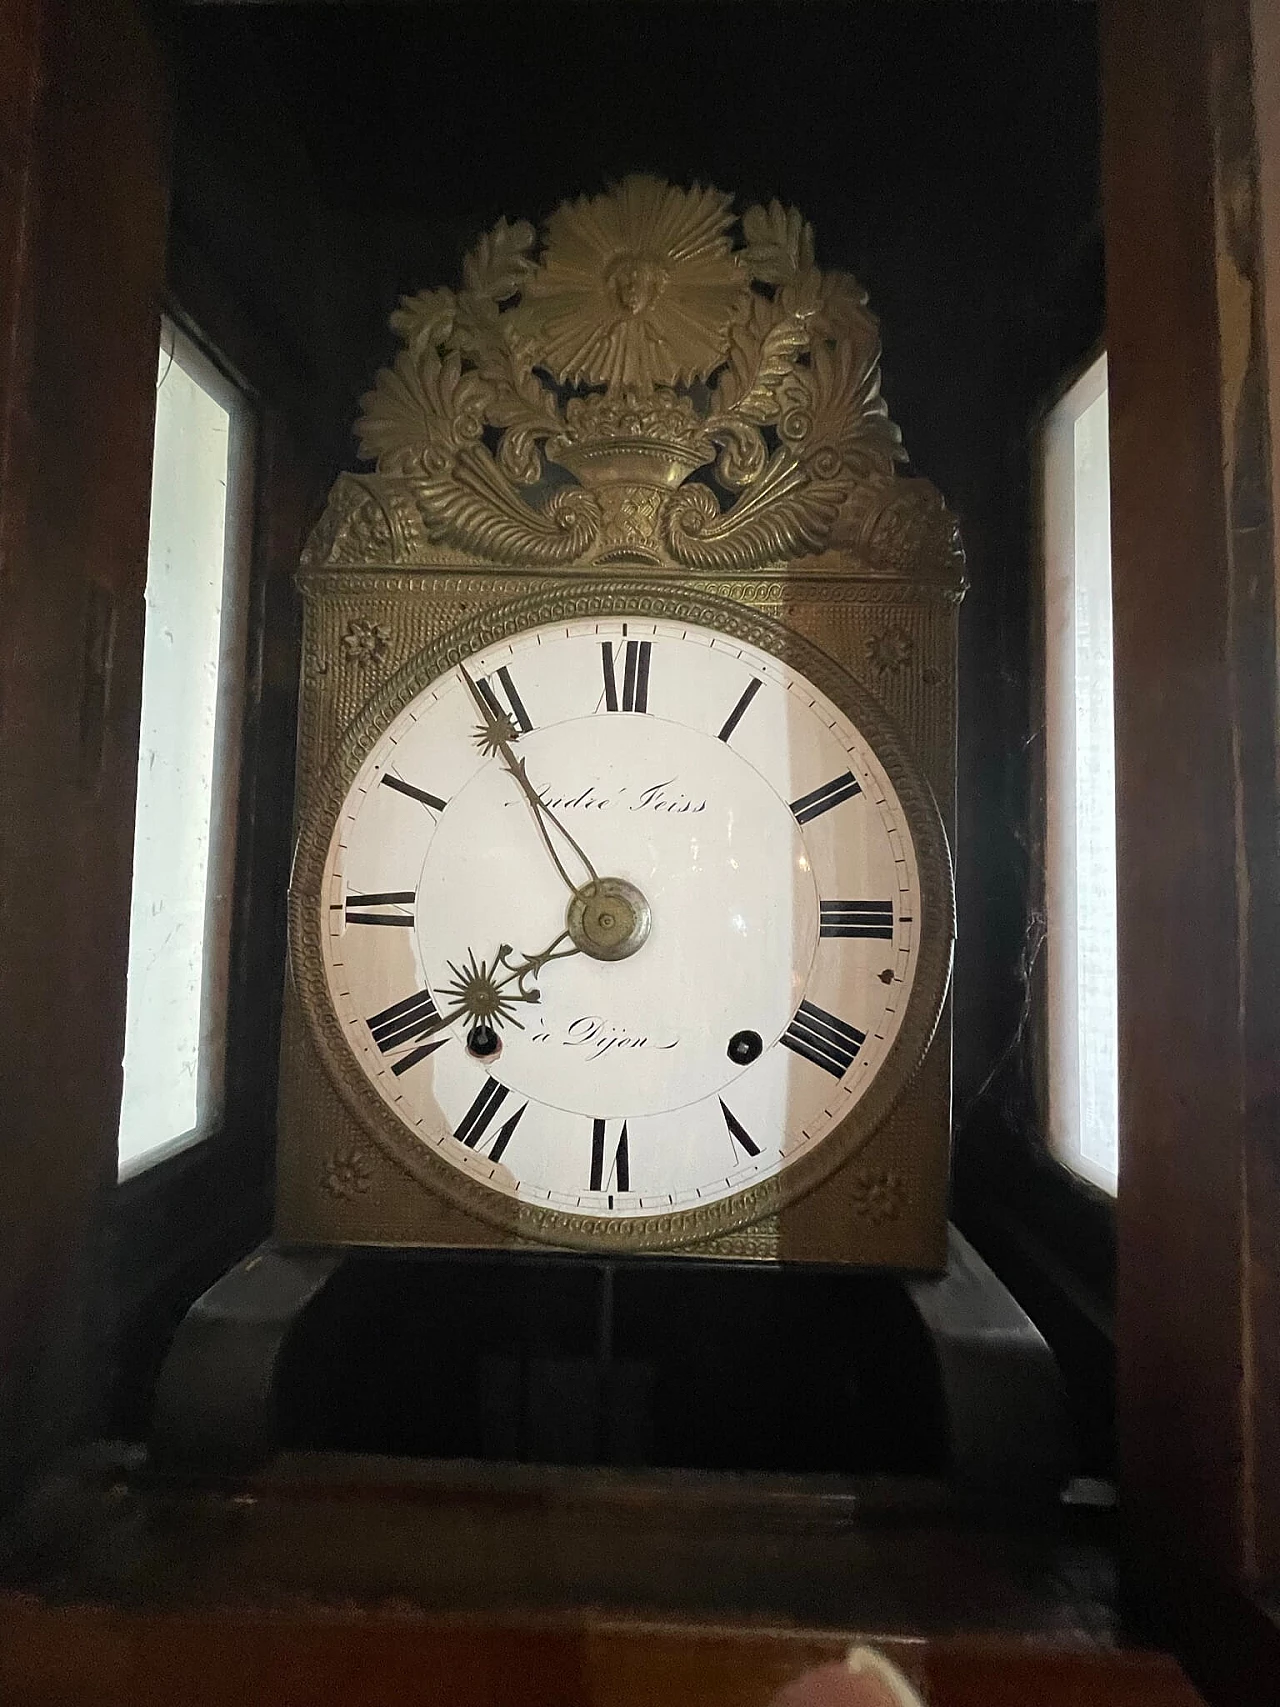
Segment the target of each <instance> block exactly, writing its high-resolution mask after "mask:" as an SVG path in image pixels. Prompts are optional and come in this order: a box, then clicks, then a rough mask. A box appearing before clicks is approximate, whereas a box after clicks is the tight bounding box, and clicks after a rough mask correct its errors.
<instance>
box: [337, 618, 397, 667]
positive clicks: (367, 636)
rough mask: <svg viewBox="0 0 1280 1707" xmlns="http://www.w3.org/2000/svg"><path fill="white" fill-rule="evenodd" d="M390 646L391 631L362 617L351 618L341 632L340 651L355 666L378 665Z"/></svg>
mask: <svg viewBox="0 0 1280 1707" xmlns="http://www.w3.org/2000/svg"><path fill="white" fill-rule="evenodd" d="M390 645H391V631H390V630H389V629H386V628H384V627H383V626H382V624H381V623H380V622H369V621H368V620H367V619H366V618H365V617H362V616H353V617H352V619H351V621H350V622H349V623H348V624H347V626H346V627H345V628H344V629H343V631H342V650H343V651H344V652H345V653H346V655H347V657H348V658H351V659H352V660H354V662H355V663H357V664H380V663H381V662H382V660H383V659H384V658H385V657H386V655H387V651H388V649H389V647H390Z"/></svg>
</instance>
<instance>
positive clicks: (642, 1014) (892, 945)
mask: <svg viewBox="0 0 1280 1707" xmlns="http://www.w3.org/2000/svg"><path fill="white" fill-rule="evenodd" d="M348 774H349V773H348ZM939 833H940V832H939ZM316 888H317V889H318V894H315V893H313V895H312V899H311V901H310V903H309V905H310V906H312V907H316V908H317V909H318V917H314V916H313V918H312V920H311V924H310V926H309V927H308V928H309V930H310V931H312V932H313V933H314V932H318V942H319V950H320V952H319V962H320V964H321V966H322V969H323V977H324V981H325V984H326V986H327V1001H328V1005H329V1008H330V1009H331V1011H332V1015H333V1016H334V1017H335V1018H336V1020H337V1022H338V1025H339V1027H340V1029H341V1033H342V1036H343V1038H344V1039H345V1047H346V1050H347V1051H348V1052H349V1054H350V1056H351V1057H352V1058H353V1060H354V1062H355V1063H356V1065H357V1067H358V1069H359V1077H360V1079H361V1081H362V1082H363V1084H364V1086H365V1087H366V1091H372V1093H373V1095H374V1096H375V1097H376V1098H377V1099H379V1101H380V1102H381V1104H382V1105H383V1107H384V1109H385V1110H386V1111H389V1113H390V1114H392V1115H394V1117H395V1119H396V1120H397V1121H398V1122H399V1130H400V1132H401V1134H402V1137H403V1136H405V1135H407V1137H408V1140H409V1142H410V1143H411V1144H412V1145H414V1146H421V1147H422V1150H423V1151H425V1152H428V1153H430V1154H432V1155H434V1156H436V1157H438V1158H439V1159H440V1161H442V1162H444V1163H447V1164H448V1166H449V1167H450V1168H452V1169H455V1170H458V1171H459V1172H460V1174H461V1175H463V1176H466V1177H467V1178H468V1179H469V1180H470V1181H472V1182H474V1185H476V1186H480V1187H483V1188H485V1189H486V1190H487V1192H489V1193H496V1194H500V1195H501V1196H502V1197H504V1198H506V1199H509V1200H515V1201H516V1202H517V1203H518V1204H522V1205H528V1206H530V1207H537V1208H539V1209H541V1210H544V1211H546V1210H551V1211H556V1212H559V1213H560V1214H561V1215H567V1216H570V1217H572V1216H590V1217H593V1218H596V1220H597V1222H598V1221H599V1219H600V1218H605V1219H606V1220H616V1221H626V1220H628V1219H631V1220H634V1219H635V1218H637V1217H649V1218H652V1217H654V1216H663V1215H678V1214H679V1213H680V1212H682V1211H688V1210H697V1209H698V1208H700V1207H701V1206H705V1205H711V1204H716V1203H717V1202H722V1201H723V1200H725V1199H727V1198H733V1197H735V1196H737V1195H738V1194H741V1193H743V1192H749V1191H750V1190H751V1188H753V1187H755V1186H758V1185H760V1184H761V1183H762V1182H765V1181H769V1180H771V1179H776V1178H778V1177H779V1176H785V1175H786V1174H787V1171H788V1170H789V1169H792V1168H794V1167H796V1165H797V1164H798V1163H800V1162H801V1161H802V1160H803V1159H804V1158H806V1157H807V1158H812V1157H813V1155H814V1152H815V1150H816V1149H817V1148H818V1147H819V1146H821V1145H823V1144H824V1142H825V1141H827V1140H828V1138H829V1137H830V1136H831V1135H832V1134H833V1132H834V1131H835V1130H836V1129H837V1128H838V1127H839V1126H840V1125H841V1123H842V1122H844V1121H845V1120H846V1117H848V1116H849V1115H850V1114H851V1113H852V1112H854V1111H855V1110H856V1109H857V1108H858V1107H859V1105H860V1104H862V1103H863V1100H864V1099H865V1098H867V1097H868V1095H869V1093H870V1091H871V1087H872V1086H873V1085H874V1084H875V1082H876V1081H877V1077H878V1075H880V1073H881V1070H882V1068H883V1067H884V1066H885V1064H886V1061H887V1060H889V1059H890V1058H891V1053H892V1051H893V1047H894V1043H895V1039H897V1037H898V1034H899V1031H900V1029H901V1027H902V1025H903V1023H904V1018H905V1016H906V1015H907V1012H908V1007H909V1004H910V1002H911V997H912V991H913V984H914V983H915V981H916V978H917V972H918V969H919V965H920V949H921V943H922V935H923V933H924V931H925V927H926V925H927V923H928V922H929V921H927V920H926V917H925V907H926V903H927V900H928V898H927V897H926V895H925V894H922V883H921V872H920V855H919V850H918V848H917V845H916V841H915V839H913V835H912V832H911V828H910V827H909V825H908V817H907V813H906V811H905V810H904V807H903V804H902V801H901V799H900V797H899V794H898V793H897V792H896V791H895V788H894V786H893V784H892V782H891V780H890V776H889V774H888V770H887V769H886V765H885V763H884V762H882V760H881V758H878V757H877V754H876V752H875V751H873V750H872V747H871V745H870V744H869V741H868V740H867V739H866V737H865V736H864V734H862V733H860V732H859V730H858V729H857V728H856V727H855V726H854V725H853V723H852V722H850V720H849V719H848V717H847V716H846V715H844V713H843V712H842V711H841V710H840V709H839V708H838V707H837V706H836V705H835V704H834V703H833V702H832V701H831V700H830V699H828V698H827V697H826V696H825V695H824V694H823V693H821V692H820V691H819V690H818V689H817V688H816V687H814V686H813V685H811V683H810V682H809V681H807V680H806V679H805V677H804V676H802V675H801V674H799V673H798V672H797V671H796V670H795V669H793V668H791V667H789V666H788V665H787V664H786V663H784V662H783V661H781V660H780V659H779V658H778V657H776V656H775V655H774V654H773V653H771V652H769V651H765V650H761V649H758V648H756V647H754V646H752V645H748V644H744V643H743V642H742V641H741V640H738V639H734V638H730V637H729V636H728V635H725V634H721V633H717V632H714V631H712V630H711V629H708V628H702V627H695V626H691V625H689V624H687V623H681V622H678V621H673V620H653V619H651V618H639V617H636V618H625V619H624V618H622V617H617V618H614V617H602V618H586V619H581V620H570V621H566V622H561V623H556V624H553V625H548V626H544V627H539V628H536V629H532V630H530V631H528V632H525V633H521V634H518V635H515V636H514V637H509V638H507V639H504V640H502V641H500V642H497V643H495V644H492V645H489V646H487V647H486V648H485V649H484V650H482V651H479V652H477V653H475V654H474V655H473V656H471V657H470V658H468V659H466V660H464V662H463V664H462V666H461V667H458V668H453V669H450V670H448V671H447V672H446V673H445V674H443V675H441V676H440V677H439V678H438V679H437V680H435V681H433V682H432V683H431V684H430V685H429V686H427V687H426V688H425V689H424V690H423V691H422V692H420V693H418V695H417V696H416V697H415V698H414V699H412V700H411V701H410V702H409V703H408V704H407V705H406V706H405V707H404V709H402V710H401V711H399V713H398V714H397V715H395V716H394V718H393V720H391V721H389V722H388V723H387V724H386V725H385V726H384V727H383V728H382V730H381V732H380V733H379V734H378V735H377V737H376V739H374V740H373V742H372V745H371V746H368V747H367V749H366V751H365V756H364V758H363V761H362V762H361V763H360V765H359V768H358V770H357V771H356V774H355V777H354V781H353V782H352V783H351V785H350V787H349V789H348V791H347V793H346V797H345V800H344V802H343V804H342V807H341V810H340V812H339V814H338V816H337V819H336V822H335V823H334V824H333V828H332V834H331V837H330V840H329V843H328V848H327V852H326V854H325V857H324V862H323V872H322V874H321V875H320V876H319V881H318V884H317V885H316ZM930 904H932V905H934V906H938V905H939V903H938V902H937V901H936V899H935V900H934V901H932V902H931V903H930ZM941 923H942V921H941V920H938V919H934V920H933V921H932V924H933V927H934V932H935V935H936V934H937V933H938V930H939V928H940V926H941ZM931 976H932V975H931ZM925 995H926V996H927V1000H928V1002H929V1004H930V1005H931V1006H932V1008H933V1017H936V1010H937V1007H938V1006H939V1005H940V1003H941V998H942V983H938V986H937V988H936V990H933V991H929V992H925ZM929 1026H930V1028H931V1026H932V1018H930V1020H929ZM926 1040H927V1036H926ZM920 1047H921V1048H922V1047H923V1044H921V1045H920ZM347 1076H348V1077H350V1075H349V1074H348V1075H347ZM364 1094H365V1093H364V1092H362V1095H364ZM366 1101H367V1096H366ZM471 1195H472V1196H474V1192H473V1193H472V1194H471Z"/></svg>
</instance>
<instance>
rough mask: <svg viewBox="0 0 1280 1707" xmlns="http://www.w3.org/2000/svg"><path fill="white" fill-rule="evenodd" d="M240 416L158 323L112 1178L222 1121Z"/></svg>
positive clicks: (238, 660) (212, 376)
mask: <svg viewBox="0 0 1280 1707" xmlns="http://www.w3.org/2000/svg"><path fill="white" fill-rule="evenodd" d="M251 463H252V420H251V416H250V414H249V411H248V408H247V407H246V405H245V402H244V399H243V398H242V397H241V396H240V394H239V393H238V392H237V391H236V389H235V387H234V386H233V385H231V383H230V382H229V381H228V380H227V379H226V378H225V377H224V376H223V375H222V374H221V373H219V372H218V370H217V369H216V368H215V367H214V366H213V365H212V363H211V362H209V361H208V360H207V358H206V357H204V356H203V355H202V354H201V353H200V351H199V350H198V349H197V348H196V347H195V345H194V344H192V343H191V342H190V341H189V340H188V339H187V338H185V337H184V336H183V335H182V334H181V333H180V332H179V331H178V330H177V328H176V327H174V326H173V325H171V324H170V323H168V322H167V321H166V322H165V324H164V326H163V329H162V336H161V350H160V365H159V377H158V380H157V389H156V429H155V455H154V461H153V465H152V476H151V537H150V542H149V547H148V556H147V591H146V634H145V640H144V645H143V664H142V726H141V735H140V741H139V749H138V796H137V811H136V818H135V822H134V843H133V905H132V910H131V913H130V920H129V988H128V1011H127V1018H126V1023H125V1047H124V1094H123V1099H122V1102H121V1108H120V1139H119V1173H120V1178H121V1179H125V1178H127V1177H128V1176H129V1175H131V1174H135V1173H138V1172H139V1171H140V1170H141V1169H143V1168H145V1167H148V1166H150V1165H151V1164H152V1163H154V1162H157V1161H159V1160H160V1159H161V1158H162V1157H164V1156H167V1155H170V1154H172V1153H173V1152H174V1151H176V1150H179V1149H182V1148H184V1147H185V1146H187V1145H189V1144H193V1143H195V1142H197V1141H198V1140H199V1139H201V1138H204V1137H206V1136H207V1135H208V1134H209V1133H210V1132H211V1131H212V1130H213V1129H214V1127H215V1126H216V1125H217V1124H218V1122H219V1120H220V1119H221V1115H222V1101H223V1078H224V1066H225V1055H226V1006H227V1001H226V998H227V974H228V954H229V948H230V915H231V887H232V875H233V868H234V863H235V829H234V824H235V806H236V791H237V784H238V780H239V753H240V731H241V717H240V707H241V702H242V693H243V686H244V652H245V626H246V606H247V591H248V544H249V540H248V525H247V518H248V517H249V514H250V508H251V506H250V502H249V499H250V493H249V481H250V478H251Z"/></svg>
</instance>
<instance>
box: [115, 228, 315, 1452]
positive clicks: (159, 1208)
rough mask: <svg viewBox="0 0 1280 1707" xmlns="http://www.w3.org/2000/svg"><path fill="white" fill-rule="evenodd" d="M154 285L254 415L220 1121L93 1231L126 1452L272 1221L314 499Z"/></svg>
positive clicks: (286, 395)
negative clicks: (215, 1292)
mask: <svg viewBox="0 0 1280 1707" xmlns="http://www.w3.org/2000/svg"><path fill="white" fill-rule="evenodd" d="M167 274H168V277H167V285H166V290H165V306H166V312H167V313H168V314H169V317H170V318H171V319H172V320H173V321H174V322H175V323H177V324H179V325H181V326H182V328H183V330H184V331H185V332H187V334H188V335H189V336H190V337H191V338H192V339H193V341H194V342H196V343H197V344H198V345H199V346H200V347H201V348H202V349H204V350H205V351H206V353H207V354H208V355H209V358H210V359H211V360H212V361H213V362H214V363H215V365H216V366H218V367H219V368H220V369H221V370H222V371H223V372H224V373H226V375H227V377H228V378H229V379H231V380H232V381H233V382H234V383H235V384H236V385H237V387H238V388H239V389H240V391H241V392H242V394H243V395H244V397H245V399H246V402H247V403H248V405H249V407H250V408H251V409H252V411H253V414H254V418H255V447H254V463H255V466H254V477H253V487H252V492H253V496H252V506H253V518H252V546H251V562H250V567H249V579H250V586H249V618H248V630H247V636H246V647H247V657H246V667H245V705H244V723H243V728H242V733H241V768H240V785H239V800H238V805H237V811H236V822H237V826H238V830H237V839H236V856H235V888H234V894H235V902H234V910H233V917H232V927H231V958H230V967H229V976H228V1012H227V1063H226V1097H225V1106H224V1112H223V1117H222V1120H221V1122H220V1124H219V1126H218V1128H217V1129H216V1130H215V1131H213V1132H211V1133H210V1134H209V1135H208V1136H207V1137H205V1138H204V1139H202V1140H201V1141H200V1142H198V1143H197V1144H194V1145H193V1146H191V1147H190V1148H189V1149H187V1150H184V1151H181V1152H180V1153H178V1154H177V1155H174V1156H171V1157H168V1158H166V1159H164V1160H162V1161H160V1162H158V1163H156V1164H155V1165H154V1166H153V1167H150V1168H147V1169H145V1170H144V1171H142V1172H141V1173H139V1174H137V1175H135V1176H134V1177H133V1178H131V1179H129V1180H126V1181H124V1182H123V1183H121V1184H120V1185H118V1186H117V1187H116V1190H115V1192H114V1194H113V1198H112V1202H111V1206H110V1210H109V1213H108V1216H107V1220H106V1229H105V1232H106V1256H107V1260H106V1262H105V1263H104V1265H103V1267H102V1270H101V1276H102V1288H101V1291H100V1294H99V1311H100V1320H101V1325H102V1331H103V1334H104V1338H105V1340H106V1345H107V1349H108V1374H107V1391H106V1394H105V1398H104V1416H103V1424H104V1426H105V1427H107V1428H108V1430H109V1431H111V1432H120V1433H124V1434H125V1435H127V1436H131V1437H135V1438H136V1437H140V1436H141V1435H143V1434H144V1433H145V1431H146V1426H147V1421H148V1415H149V1411H150V1405H151V1395H152V1391H153V1387H154V1382H155V1377H156V1374H157V1372H158V1369H159V1365H160V1361H161V1359H162V1357H163V1355H164V1352H165V1349H166V1348H167V1346H168V1343H169V1341H170V1339H171V1338H172V1336H173V1333H174V1331H175V1329H176V1328H177V1326H178V1323H179V1321H180V1320H181V1317H182V1314H183V1311H184V1310H185V1309H186V1307H187V1305H188V1304H189V1303H190V1302H191V1300H192V1299H193V1298H195V1297H196V1296H198V1295H199V1294H200V1293H201V1292H202V1291H204V1289H205V1288H206V1287H207V1286H210V1285H212V1283H213V1282H214V1281H215V1280H216V1279H217V1278H218V1276H219V1275H220V1274H222V1273H223V1272H224V1271H225V1270H226V1269H227V1268H229V1267H230V1266H231V1265H232V1264H233V1263H234V1262H235V1261H236V1259H237V1258H238V1257H240V1256H242V1255H243V1254H244V1253H245V1251H247V1250H249V1249H251V1248H252V1246H253V1245H254V1244H256V1243H257V1242H258V1240H259V1239H261V1238H262V1237H263V1236H264V1235H265V1233H266V1232H267V1230H268V1228H269V1226H270V1221H271V1205H272V1187H273V1181H274V1137H275V1086H276V1064H277V1061H278V1058H279V1014H280V985H281V981H282V979H283V976H284V965H285V923H286V921H285V896H286V894H287V890H288V877H289V859H290V854H291V849H292V807H291V802H292V796H293V759H294V729H295V723H296V709H297V655H298V645H299V632H300V617H299V608H298V600H297V596H296V591H295V588H294V574H295V571H296V568H297V562H298V556H299V553H300V550H301V545H302V540H303V538H304V536H305V533H306V529H307V527H308V526H309V524H310V522H311V520H312V519H313V514H314V511H315V509H316V508H317V507H318V504H319V502H320V501H321V498H322V495H323V488H322V485H321V483H320V481H319V479H318V478H317V477H316V476H315V475H314V473H311V472H309V471H310V470H312V469H314V458H308V456H307V453H306V451H305V450H304V449H303V448H302V447H303V446H304V445H305V444H306V412H305V407H304V404H305V396H306V390H305V384H304V382H303V381H302V380H301V379H300V377H299V376H298V375H296V374H294V373H293V372H292V371H290V369H289V368H288V367H287V365H286V364H285V363H284V362H282V360H281V358H280V356H279V355H278V354H277V353H276V351H275V350H274V349H273V348H272V346H271V345H270V343H269V342H268V341H267V339H265V338H264V337H263V336H262V334H261V333H260V332H259V331H258V329H257V328H256V326H255V325H254V324H253V321H252V319H251V317H250V316H249V315H248V314H247V313H246V312H245V310H244V309H243V308H242V306H241V305H240V304H239V303H238V302H237V301H236V300H235V298H234V296H233V295H232V294H231V293H230V292H229V291H228V290H227V288H226V287H225V285H223V283H222V282H221V281H220V280H219V279H218V278H217V276H216V274H214V273H213V272H212V271H211V269H210V268H209V267H208V266H207V265H206V264H205V263H204V261H203V260H202V258H201V256H200V254H199V251H198V250H197V249H196V248H195V247H194V245H193V244H192V243H191V242H190V240H189V239H188V238H187V237H186V236H185V234H184V233H183V232H182V231H181V230H174V231H172V232H171V235H170V243H169V255H168V268H167Z"/></svg>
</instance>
